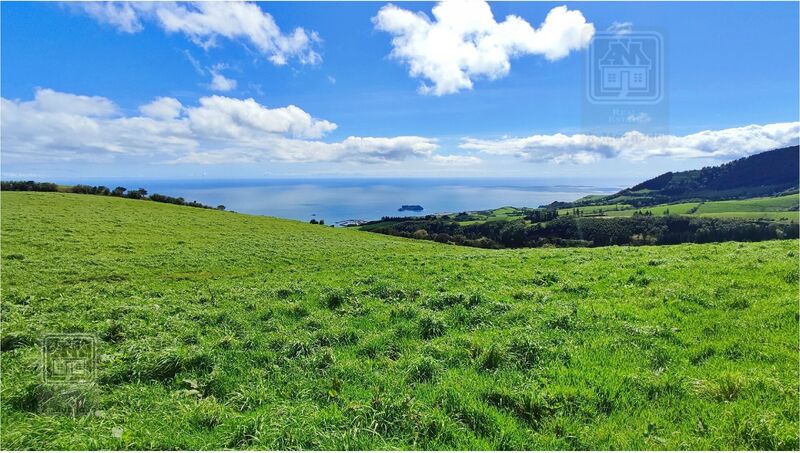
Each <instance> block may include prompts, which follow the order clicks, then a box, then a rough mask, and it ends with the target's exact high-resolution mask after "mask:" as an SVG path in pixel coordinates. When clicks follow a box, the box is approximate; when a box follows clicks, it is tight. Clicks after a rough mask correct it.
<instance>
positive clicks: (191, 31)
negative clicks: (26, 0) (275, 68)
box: [69, 2, 322, 65]
mask: <svg viewBox="0 0 800 453" xmlns="http://www.w3.org/2000/svg"><path fill="white" fill-rule="evenodd" d="M69 7H70V8H72V9H73V10H75V11H79V12H82V13H84V14H87V15H88V16H90V17H92V18H94V19H95V20H97V21H98V22H101V23H104V24H107V25H110V26H112V27H114V28H115V29H116V30H118V31H119V32H122V33H131V34H132V33H138V32H140V31H142V30H144V28H145V26H146V24H148V23H150V24H153V25H156V26H158V27H159V28H161V29H162V30H164V31H165V32H167V33H180V34H182V35H184V36H186V37H187V38H188V39H189V40H191V41H192V42H193V43H195V44H196V45H198V46H200V47H202V48H204V49H208V48H211V47H215V46H217V45H219V43H220V41H221V40H222V39H227V40H231V41H238V42H241V43H244V44H246V45H248V46H250V47H252V48H254V49H255V50H256V51H258V52H259V53H261V54H262V55H263V56H265V57H266V58H267V59H268V60H269V61H271V62H272V63H274V64H276V65H284V64H286V63H287V62H289V61H290V60H294V61H297V62H299V63H301V64H316V63H319V62H321V61H322V57H321V56H320V54H319V53H318V52H317V50H316V49H315V46H316V44H317V43H318V42H319V41H320V39H319V36H318V35H317V33H316V32H314V31H307V30H305V29H304V28H301V27H297V28H295V29H294V30H292V31H291V32H284V31H282V30H281V28H280V27H279V26H278V24H277V23H276V22H275V19H274V18H273V17H272V15H270V14H269V13H267V12H265V11H263V10H262V9H261V8H260V7H259V6H258V5H257V4H255V3H248V2H186V3H183V2H85V3H74V4H70V5H69Z"/></svg>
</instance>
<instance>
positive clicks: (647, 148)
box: [459, 122, 800, 164]
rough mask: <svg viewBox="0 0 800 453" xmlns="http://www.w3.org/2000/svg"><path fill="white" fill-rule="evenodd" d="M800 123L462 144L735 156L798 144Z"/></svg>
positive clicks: (535, 151)
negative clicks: (667, 133) (680, 131)
mask: <svg viewBox="0 0 800 453" xmlns="http://www.w3.org/2000/svg"><path fill="white" fill-rule="evenodd" d="M798 140H800V122H789V123H774V124H765V125H757V124H753V125H749V126H743V127H734V128H728V129H720V130H715V131H712V130H706V131H701V132H697V133H694V134H688V135H646V134H643V133H641V132H637V131H631V132H627V133H625V134H623V135H622V136H618V137H614V136H602V135H591V134H574V135H565V134H552V135H531V136H529V137H512V138H502V139H497V140H482V139H474V138H468V139H465V140H464V141H463V142H462V143H461V144H460V145H459V147H460V148H462V149H466V150H470V151H479V152H481V153H485V154H490V155H506V156H515V157H518V158H520V159H523V160H526V161H531V162H551V163H577V164H588V163H592V162H596V161H598V160H600V159H608V158H615V157H621V158H624V159H628V160H645V159H648V158H652V157H671V158H679V159H686V158H716V159H735V158H738V157H743V156H747V155H749V154H753V153H756V152H761V151H767V150H771V149H776V148H782V147H786V146H793V145H797V144H798Z"/></svg>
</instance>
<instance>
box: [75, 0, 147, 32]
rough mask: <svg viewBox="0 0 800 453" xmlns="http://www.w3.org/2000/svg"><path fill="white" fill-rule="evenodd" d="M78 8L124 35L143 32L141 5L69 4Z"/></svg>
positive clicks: (117, 3) (122, 3) (111, 3)
mask: <svg viewBox="0 0 800 453" xmlns="http://www.w3.org/2000/svg"><path fill="white" fill-rule="evenodd" d="M70 6H71V7H73V8H80V9H81V10H83V12H85V13H86V14H87V15H89V16H90V17H92V18H94V19H95V20H97V21H98V22H102V23H106V24H109V25H111V26H113V27H115V28H116V29H117V30H119V31H121V32H124V33H137V32H140V31H142V30H143V28H144V27H143V26H142V21H141V18H140V10H141V5H139V4H136V3H128V2H85V3H79V4H70Z"/></svg>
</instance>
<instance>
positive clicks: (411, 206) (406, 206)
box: [398, 204, 424, 212]
mask: <svg viewBox="0 0 800 453" xmlns="http://www.w3.org/2000/svg"><path fill="white" fill-rule="evenodd" d="M423 209H424V208H423V207H422V206H420V205H418V204H404V205H403V206H400V209H398V211H400V212H403V211H417V212H419V211H422V210H423Z"/></svg>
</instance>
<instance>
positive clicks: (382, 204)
mask: <svg viewBox="0 0 800 453" xmlns="http://www.w3.org/2000/svg"><path fill="white" fill-rule="evenodd" d="M65 183H70V182H68V181H65ZM73 183H81V184H93V185H99V184H103V185H106V186H108V187H111V188H114V187H116V186H117V185H121V186H123V187H126V188H128V189H136V188H139V187H143V188H145V189H147V190H148V192H149V193H151V194H152V193H160V194H163V195H170V196H175V197H183V198H185V199H186V200H187V201H193V200H196V201H198V202H201V203H204V204H207V205H212V206H217V205H220V204H222V205H225V207H226V208H227V209H228V210H232V211H236V212H241V213H247V214H256V215H266V216H273V217H282V218H287V219H295V220H302V221H309V220H311V219H317V220H325V223H327V224H335V223H337V222H344V221H348V220H377V219H380V218H381V217H383V216H419V215H426V214H435V213H444V212H461V211H478V210H483V209H492V208H499V207H502V206H514V207H538V206H540V205H543V204H548V203H551V202H553V201H573V200H575V199H578V198H581V197H583V196H586V195H590V194H609V193H613V192H616V191H618V190H620V189H621V188H622V186H618V185H613V184H612V185H609V184H603V185H570V184H566V181H564V182H558V181H546V182H537V181H535V180H531V179H522V178H516V179H508V178H504V179H500V178H472V179H430V178H424V179H423V178H415V179H411V178H396V179H386V178H383V179H363V178H358V179H357V178H349V179H269V180H252V179H248V180H219V179H216V180H175V181H170V180H93V181H86V180H82V181H75V182H73ZM402 205H420V206H422V207H423V211H421V212H414V211H403V212H400V211H398V209H399V208H400V207H401V206H402Z"/></svg>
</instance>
